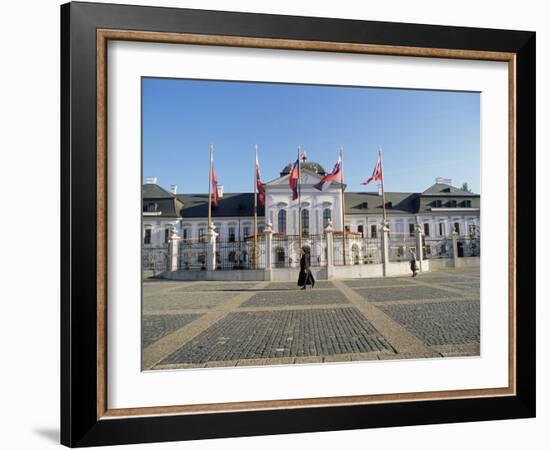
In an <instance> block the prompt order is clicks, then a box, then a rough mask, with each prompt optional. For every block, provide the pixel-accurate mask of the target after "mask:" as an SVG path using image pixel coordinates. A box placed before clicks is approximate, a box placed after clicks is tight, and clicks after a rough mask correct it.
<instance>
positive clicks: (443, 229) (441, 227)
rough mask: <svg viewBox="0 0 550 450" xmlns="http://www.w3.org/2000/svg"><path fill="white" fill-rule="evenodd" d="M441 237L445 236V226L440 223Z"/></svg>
mask: <svg viewBox="0 0 550 450" xmlns="http://www.w3.org/2000/svg"><path fill="white" fill-rule="evenodd" d="M439 235H440V236H445V224H444V223H443V222H439Z"/></svg>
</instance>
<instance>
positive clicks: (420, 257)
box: [416, 223, 424, 272]
mask: <svg viewBox="0 0 550 450" xmlns="http://www.w3.org/2000/svg"><path fill="white" fill-rule="evenodd" d="M423 236H424V230H423V228H422V224H420V223H417V224H416V260H417V262H418V268H419V269H420V272H423V271H424V268H423V264H422V263H423V262H424V249H423V245H422V244H423V239H422V238H423Z"/></svg>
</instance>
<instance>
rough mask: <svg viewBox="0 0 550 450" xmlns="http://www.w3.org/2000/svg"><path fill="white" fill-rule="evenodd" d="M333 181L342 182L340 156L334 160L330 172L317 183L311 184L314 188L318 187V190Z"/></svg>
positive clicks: (326, 186)
mask: <svg viewBox="0 0 550 450" xmlns="http://www.w3.org/2000/svg"><path fill="white" fill-rule="evenodd" d="M333 181H339V182H342V158H341V157H338V161H336V164H335V165H334V168H333V169H332V172H330V173H329V174H327V175H325V176H324V177H323V178H322V179H321V181H319V183H317V184H315V185H313V187H314V188H315V189H318V190H320V191H324V190H325V189H326V188H328V187H329V186H330V183H331V182H333Z"/></svg>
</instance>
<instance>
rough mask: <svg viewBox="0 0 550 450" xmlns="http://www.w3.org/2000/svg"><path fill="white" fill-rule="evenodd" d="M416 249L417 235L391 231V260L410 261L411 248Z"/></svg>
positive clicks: (389, 251) (389, 240)
mask: <svg viewBox="0 0 550 450" xmlns="http://www.w3.org/2000/svg"><path fill="white" fill-rule="evenodd" d="M411 248H412V249H413V250H414V251H416V236H415V235H412V236H411V234H410V233H396V232H391V233H390V235H389V239H388V257H389V258H388V259H389V260H390V261H408V260H409V258H410V257H409V249H411Z"/></svg>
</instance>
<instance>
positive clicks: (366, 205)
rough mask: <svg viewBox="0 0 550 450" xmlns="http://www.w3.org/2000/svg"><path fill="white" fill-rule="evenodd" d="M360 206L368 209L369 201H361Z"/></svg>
mask: <svg viewBox="0 0 550 450" xmlns="http://www.w3.org/2000/svg"><path fill="white" fill-rule="evenodd" d="M361 208H363V209H369V202H363V203H361Z"/></svg>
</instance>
